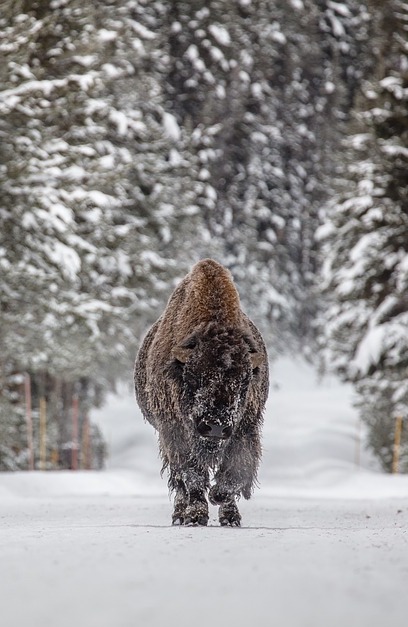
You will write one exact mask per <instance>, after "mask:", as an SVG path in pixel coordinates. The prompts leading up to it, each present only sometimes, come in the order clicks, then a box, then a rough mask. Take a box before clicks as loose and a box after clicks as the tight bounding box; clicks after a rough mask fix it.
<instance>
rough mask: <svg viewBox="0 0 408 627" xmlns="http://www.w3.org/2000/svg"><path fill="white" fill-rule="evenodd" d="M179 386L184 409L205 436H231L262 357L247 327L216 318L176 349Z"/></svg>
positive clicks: (218, 439)
mask: <svg viewBox="0 0 408 627" xmlns="http://www.w3.org/2000/svg"><path fill="white" fill-rule="evenodd" d="M172 358H173V362H172V368H173V372H175V375H176V376H177V378H178V380H179V383H180V386H181V397H180V398H181V400H180V409H181V411H182V414H183V416H184V417H185V418H188V419H190V420H191V421H192V423H193V425H194V428H195V430H196V432H197V433H198V434H199V435H200V436H201V437H203V438H208V439H209V438H211V439H213V440H217V441H220V440H226V439H228V438H229V437H230V436H231V435H232V433H233V431H234V429H235V428H236V427H237V425H238V424H239V422H240V419H241V418H242V416H243V413H244V410H245V405H246V402H247V395H248V389H249V386H250V383H251V380H252V378H253V377H256V376H258V371H259V367H260V366H261V364H262V362H263V360H264V356H263V355H262V354H261V353H259V352H257V351H256V348H255V344H254V341H253V339H252V338H251V337H250V336H249V335H248V334H246V333H245V332H244V331H243V330H241V329H237V328H225V327H219V326H217V325H216V324H215V323H213V324H210V325H207V327H205V328H204V329H198V330H197V331H196V332H195V333H193V334H192V335H190V336H189V337H187V338H185V339H184V341H182V342H181V343H180V344H179V345H177V346H176V347H175V348H174V349H173V351H172Z"/></svg>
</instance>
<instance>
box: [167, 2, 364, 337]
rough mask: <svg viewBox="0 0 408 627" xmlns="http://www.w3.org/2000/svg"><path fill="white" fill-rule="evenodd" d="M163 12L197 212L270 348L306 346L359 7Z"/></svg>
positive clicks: (351, 79) (360, 26)
mask: <svg viewBox="0 0 408 627" xmlns="http://www.w3.org/2000/svg"><path fill="white" fill-rule="evenodd" d="M166 6H167V13H166V15H165V16H164V17H163V20H164V22H163V24H164V25H163V26H162V30H163V32H165V30H166V28H167V33H168V35H167V36H168V39H169V42H170V49H169V54H170V60H169V65H170V67H169V72H168V76H167V80H166V88H167V94H168V106H169V108H170V107H171V110H172V111H173V112H174V115H175V116H176V118H177V120H178V122H179V123H180V125H181V126H182V127H183V128H185V129H186V130H188V131H189V133H190V136H191V152H192V154H194V155H195V156H196V158H197V160H198V162H199V169H198V181H197V185H196V191H197V204H198V205H199V206H200V208H201V211H202V213H203V215H204V217H205V219H206V222H207V224H208V227H209V229H210V231H211V232H212V233H213V235H214V237H215V238H216V240H217V241H218V249H219V251H220V255H221V257H222V259H223V261H224V262H225V263H226V264H227V265H228V266H229V267H230V268H231V269H232V271H233V273H234V274H235V276H236V278H237V280H238V283H239V286H240V288H241V292H242V294H243V297H244V300H245V303H246V305H247V306H248V308H249V309H250V310H251V313H252V315H253V316H254V318H255V319H256V320H257V321H258V322H260V323H261V325H262V323H263V328H264V330H266V332H267V334H268V335H269V336H270V337H272V338H273V342H272V344H273V346H274V347H275V349H276V348H277V349H279V348H282V347H283V346H285V347H287V345H288V343H292V344H293V343H294V341H293V338H294V337H297V340H299V338H301V341H302V342H303V343H305V341H306V336H307V335H310V329H311V320H312V319H313V315H314V312H315V305H314V304H313V300H314V296H313V288H314V275H315V271H316V251H315V249H316V244H315V241H314V231H315V228H316V225H317V224H318V221H319V215H318V206H319V203H321V201H322V199H323V198H325V197H326V194H327V193H328V189H327V186H328V181H329V179H328V177H327V174H328V172H329V171H330V167H329V164H330V160H331V156H332V150H331V148H332V146H333V145H334V143H335V141H337V139H338V134H339V125H340V124H341V123H342V119H343V117H344V115H345V112H346V111H347V110H348V109H349V107H350V104H351V102H352V100H353V94H354V89H355V85H356V83H357V82H358V80H359V72H360V70H359V69H357V68H358V66H359V62H360V59H359V54H360V47H361V44H362V41H363V39H364V29H365V21H366V19H367V14H366V11H365V9H364V5H362V4H361V3H360V2H357V1H354V0H350V2H348V3H347V4H345V3H338V2H331V1H328V0H327V1H326V0H325V1H324V2H315V1H314V0H305V1H303V0H292V1H291V2H286V1H285V2H280V1H274V2H272V3H271V2H264V1H263V0H242V1H232V0H231V1H229V2H225V1H221V0H211V2H209V3H207V4H206V6H205V7H203V6H202V3H200V2H198V1H193V2H186V1H185V0H172V1H171V2H169V3H167V5H166ZM359 40H361V41H359Z"/></svg>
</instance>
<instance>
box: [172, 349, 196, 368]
mask: <svg viewBox="0 0 408 627" xmlns="http://www.w3.org/2000/svg"><path fill="white" fill-rule="evenodd" d="M191 351H192V349H191V348H184V346H175V347H174V348H173V350H172V351H171V354H172V356H173V357H174V359H177V361H180V362H181V363H182V364H185V363H186V361H187V359H188V358H189V357H190V355H191Z"/></svg>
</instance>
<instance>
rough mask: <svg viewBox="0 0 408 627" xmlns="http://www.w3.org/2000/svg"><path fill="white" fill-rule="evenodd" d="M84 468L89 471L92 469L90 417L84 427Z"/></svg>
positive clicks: (85, 419) (82, 448)
mask: <svg viewBox="0 0 408 627" xmlns="http://www.w3.org/2000/svg"><path fill="white" fill-rule="evenodd" d="M81 450H82V457H81V460H82V464H81V466H82V468H83V469H85V470H89V469H90V468H91V456H90V433H89V416H85V418H84V424H83V426H82V447H81Z"/></svg>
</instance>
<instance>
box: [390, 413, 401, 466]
mask: <svg viewBox="0 0 408 627" xmlns="http://www.w3.org/2000/svg"><path fill="white" fill-rule="evenodd" d="M401 433H402V416H401V414H399V415H398V416H396V418H395V431H394V452H393V458H392V472H393V473H394V474H395V473H397V472H398V470H399V468H398V466H399V458H400V450H401Z"/></svg>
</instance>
